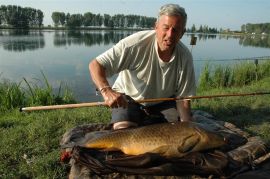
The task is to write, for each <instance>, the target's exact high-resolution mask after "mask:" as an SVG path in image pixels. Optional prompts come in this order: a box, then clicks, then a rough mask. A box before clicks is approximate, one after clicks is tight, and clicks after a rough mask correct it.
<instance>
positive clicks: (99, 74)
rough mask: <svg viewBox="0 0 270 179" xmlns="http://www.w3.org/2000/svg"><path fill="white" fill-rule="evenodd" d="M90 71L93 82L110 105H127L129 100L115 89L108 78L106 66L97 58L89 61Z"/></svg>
mask: <svg viewBox="0 0 270 179" xmlns="http://www.w3.org/2000/svg"><path fill="white" fill-rule="evenodd" d="M89 71H90V75H91V77H92V80H93V82H94V83H95V85H96V87H97V88H98V89H99V91H100V93H101V94H102V96H103V99H104V101H105V103H106V104H107V105H108V106H110V107H120V106H121V107H126V106H127V102H126V100H125V99H124V98H123V95H122V94H121V93H118V92H116V91H114V90H113V89H112V88H111V87H110V84H109V82H108V80H107V78H106V71H105V68H104V67H103V66H102V65H100V64H99V63H98V61H97V60H96V59H94V60H92V61H91V62H90V63H89Z"/></svg>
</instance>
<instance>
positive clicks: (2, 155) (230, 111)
mask: <svg viewBox="0 0 270 179" xmlns="http://www.w3.org/2000/svg"><path fill="white" fill-rule="evenodd" d="M264 68H266V67H264ZM267 68H268V67H267ZM221 71H222V72H223V71H224V69H222V68H219V69H218V70H217V72H216V74H215V76H216V77H215V78H213V76H212V75H213V73H215V72H214V71H211V72H210V71H208V72H207V73H208V74H207V73H206V72H204V73H205V74H204V75H205V77H207V75H208V78H211V80H213V81H219V80H217V79H221V78H220V75H218V74H223V73H221ZM228 71H230V72H231V69H228ZM227 73H228V72H226V73H225V74H227ZM202 76H203V75H202ZM228 76H230V75H228ZM43 78H44V79H43V80H44V82H43V84H45V85H44V86H43V87H39V85H37V83H30V82H28V81H27V80H26V79H25V80H23V81H22V82H21V83H18V84H16V83H11V82H9V81H7V80H3V81H2V82H0V98H1V101H0V103H1V109H0V139H1V140H0V146H2V147H1V148H0V161H1V162H0V178H3V179H10V178H50V179H53V178H67V174H68V169H69V166H68V165H66V164H63V163H61V162H60V147H59V141H60V139H61V137H62V135H63V134H64V133H65V132H66V131H67V130H69V129H71V128H73V127H75V126H78V125H82V124H89V123H106V122H108V121H109V119H110V111H109V109H108V108H105V107H91V108H79V109H68V110H54V111H37V112H32V113H26V112H24V113H21V112H19V110H18V108H19V107H20V106H21V105H24V104H29V105H30V104H33V105H46V104H54V103H57V102H59V101H60V102H61V103H66V102H70V99H72V95H71V93H69V95H67V96H68V97H65V93H60V92H59V91H62V90H63V88H60V87H59V90H58V92H57V93H56V94H53V90H52V87H51V86H50V85H49V84H48V82H47V80H46V78H45V75H44V77H43ZM232 80H233V79H232ZM39 82H40V81H39ZM23 83H27V84H26V85H25V86H26V88H23V87H22V86H23V85H22V84H23ZM215 84H217V83H215ZM222 84H224V83H222ZM60 86H61V85H60ZM221 86H222V85H221ZM200 89H201V90H199V91H198V93H197V95H214V94H228V93H247V92H257V91H265V90H268V91H269V89H270V75H266V76H264V77H261V78H259V79H257V80H255V81H251V82H249V83H248V84H246V85H244V87H243V86H238V85H235V86H230V87H226V88H224V87H213V86H207V85H205V89H204V90H202V88H201V86H200ZM6 92H8V95H6ZM48 96H49V99H48V98H45V100H41V99H44V97H48ZM57 98H58V100H56V99H57ZM269 101H270V95H263V96H247V97H227V98H213V99H200V100H194V101H193V102H192V108H193V109H199V110H204V111H207V112H209V113H211V114H213V115H214V116H215V117H216V118H217V119H219V120H223V121H228V122H231V123H233V124H235V125H236V126H238V127H240V128H242V129H243V130H245V131H247V132H249V133H251V134H253V135H258V136H261V137H262V138H263V139H264V140H266V141H268V142H269V141H270V132H269V131H270V105H269Z"/></svg>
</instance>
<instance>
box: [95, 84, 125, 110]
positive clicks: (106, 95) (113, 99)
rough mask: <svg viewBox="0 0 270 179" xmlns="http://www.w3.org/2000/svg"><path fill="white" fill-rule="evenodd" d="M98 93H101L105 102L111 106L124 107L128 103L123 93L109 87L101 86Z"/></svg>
mask: <svg viewBox="0 0 270 179" xmlns="http://www.w3.org/2000/svg"><path fill="white" fill-rule="evenodd" d="M100 93H101V94H102V96H103V99H104V101H105V103H106V104H107V105H108V106H109V107H111V108H118V107H123V108H126V107H127V105H128V103H127V100H126V99H125V98H124V96H123V94H121V93H118V92H116V91H114V90H113V89H112V88H111V87H106V88H103V89H102V90H101V91H100Z"/></svg>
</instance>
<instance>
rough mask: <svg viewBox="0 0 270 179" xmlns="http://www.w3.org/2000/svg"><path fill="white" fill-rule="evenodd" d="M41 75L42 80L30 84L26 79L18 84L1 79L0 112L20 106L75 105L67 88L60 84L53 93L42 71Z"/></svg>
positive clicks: (35, 80)
mask: <svg viewBox="0 0 270 179" xmlns="http://www.w3.org/2000/svg"><path fill="white" fill-rule="evenodd" d="M41 74H42V77H43V79H42V80H39V79H33V80H34V81H33V80H32V81H31V82H30V81H29V80H27V79H26V78H23V81H21V82H20V83H15V82H10V81H9V80H7V79H2V80H1V81H0V111H2V112H3V111H9V110H10V109H14V108H18V107H22V106H35V105H53V104H66V103H75V100H74V98H73V95H72V92H71V91H70V90H69V89H68V87H63V85H62V84H60V86H59V88H58V90H57V92H55V90H53V87H52V86H51V85H50V84H49V82H48V79H47V78H46V76H45V74H44V73H43V72H42V71H41ZM0 77H1V76H0Z"/></svg>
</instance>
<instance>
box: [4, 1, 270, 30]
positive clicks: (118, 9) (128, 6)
mask: <svg viewBox="0 0 270 179" xmlns="http://www.w3.org/2000/svg"><path fill="white" fill-rule="evenodd" d="M166 3H177V4H179V5H181V6H182V7H184V8H185V9H186V11H187V14H188V23H187V26H188V27H191V26H192V24H195V25H196V27H199V26H200V25H208V26H209V27H215V28H218V29H219V28H223V29H227V28H229V29H231V30H240V28H241V25H243V24H246V23H266V22H270V10H269V9H270V1H269V0H171V1H168V0H1V1H0V5H19V6H22V7H32V8H36V9H40V10H41V11H43V12H44V14H45V17H44V24H45V25H48V24H52V20H51V14H52V12H54V11H60V12H65V13H68V12H69V13H71V14H73V13H80V14H84V13H85V12H92V13H95V14H98V13H100V14H102V15H103V14H105V13H106V14H110V15H114V14H119V13H121V14H136V15H144V16H149V17H156V16H157V12H158V9H159V7H160V6H162V5H163V4H166Z"/></svg>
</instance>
